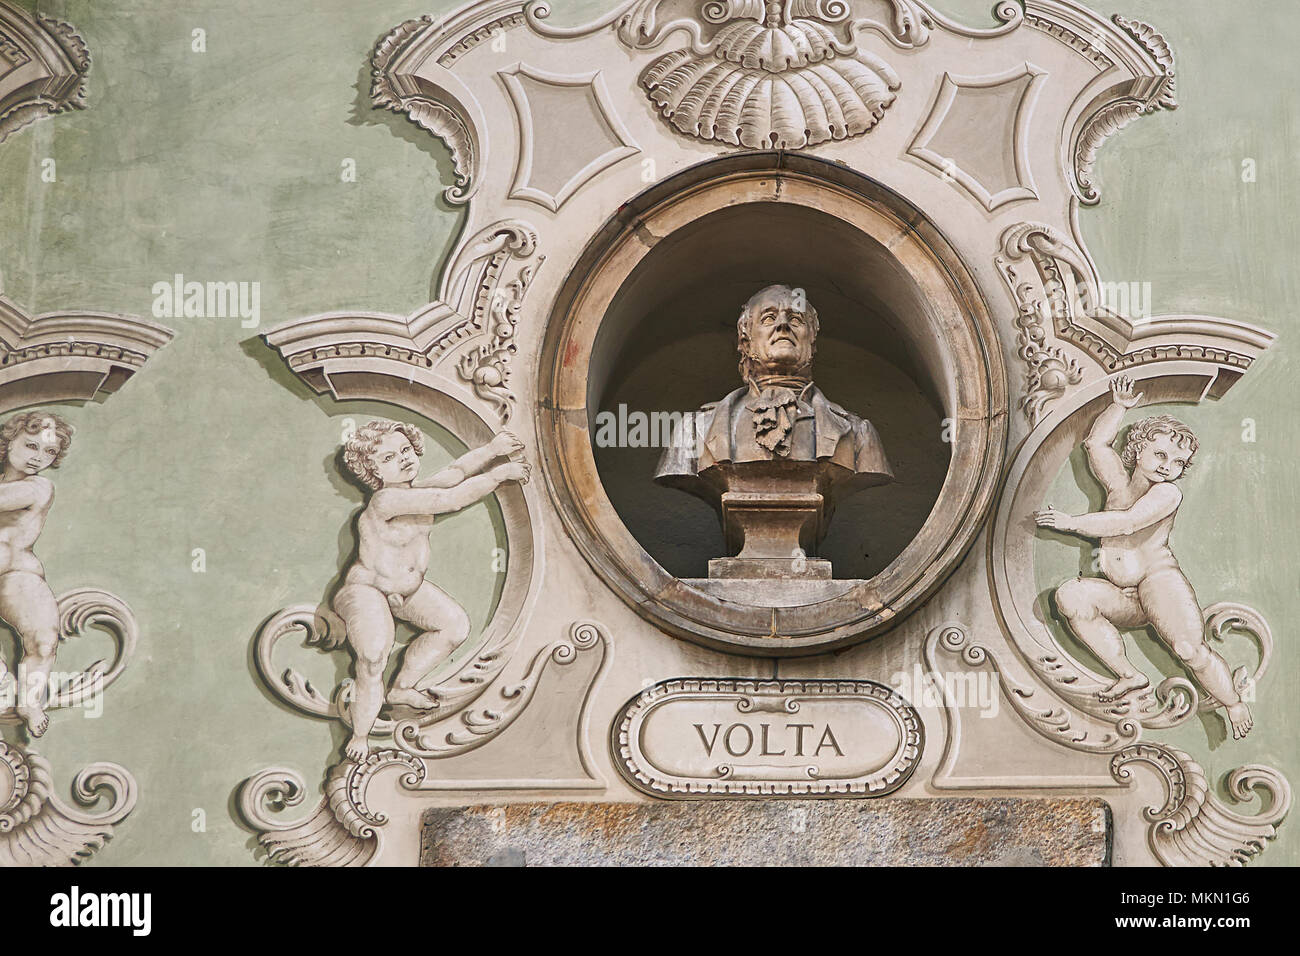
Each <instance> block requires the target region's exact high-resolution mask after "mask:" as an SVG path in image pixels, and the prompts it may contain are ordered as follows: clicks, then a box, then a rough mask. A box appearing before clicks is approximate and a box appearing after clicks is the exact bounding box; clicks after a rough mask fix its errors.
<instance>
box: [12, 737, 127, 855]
mask: <svg viewBox="0 0 1300 956" xmlns="http://www.w3.org/2000/svg"><path fill="white" fill-rule="evenodd" d="M72 795H73V798H74V799H75V800H76V801H77V803H79V804H81V805H82V806H84V807H92V806H93V805H94V804H96V803H97V802H99V801H100V800H101V799H103V798H104V797H105V796H107V798H108V801H109V803H108V806H107V807H105V808H103V809H101V810H98V811H90V810H78V809H74V808H72V807H69V806H68V805H67V804H65V803H63V801H61V800H60V799H59V798H58V797H57V796H55V794H54V785H53V781H52V779H51V773H50V765H49V763H47V762H46V760H45V758H44V757H42V756H41V755H40V754H38V753H36V752H35V751H31V750H24V749H23V748H21V747H17V746H13V745H10V744H7V743H5V742H4V741H2V740H0V867H5V866H70V865H73V864H76V863H82V862H84V861H85V860H87V859H89V858H90V857H91V856H92V855H93V854H94V853H95V852H96V851H97V850H99V849H101V848H102V847H103V846H104V844H105V843H107V842H108V841H109V840H110V839H111V838H112V836H113V827H114V825H115V824H117V823H120V822H121V821H122V820H123V819H125V818H126V816H127V814H129V813H130V812H131V811H132V810H133V809H134V808H135V804H136V784H135V780H134V778H132V776H131V775H130V774H129V773H128V772H127V771H126V770H124V769H123V768H121V767H119V766H117V764H111V763H97V764H92V765H90V766H88V767H86V768H85V769H83V770H82V771H81V772H80V773H78V774H77V775H76V777H75V778H74V779H73V783H72Z"/></svg>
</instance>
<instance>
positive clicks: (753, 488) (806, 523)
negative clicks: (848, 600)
mask: <svg viewBox="0 0 1300 956" xmlns="http://www.w3.org/2000/svg"><path fill="white" fill-rule="evenodd" d="M834 471H840V472H844V473H845V474H846V475H847V474H848V470H847V469H845V468H843V467H841V466H839V465H834V464H831V463H830V462H809V461H799V462H792V461H784V460H774V461H747V462H738V463H733V462H725V463H719V464H715V465H713V466H711V467H709V468H706V469H705V470H704V471H702V472H701V473H700V478H701V479H702V480H704V481H705V482H707V483H708V485H709V486H710V487H711V488H713V489H715V490H716V491H717V494H718V508H719V511H720V512H721V514H722V530H723V534H724V535H725V537H726V541H727V550H728V551H731V552H734V553H735V556H734V557H726V558H714V559H713V560H712V561H710V562H709V577H710V578H714V579H719V578H720V579H725V580H737V579H742V580H747V579H760V580H772V579H775V580H829V579H830V577H831V563H830V562H829V561H827V560H825V559H822V558H815V557H809V555H810V554H813V553H815V552H816V550H817V545H818V544H819V543H820V542H821V540H822V538H824V537H825V536H826V531H827V529H828V526H829V524H830V517H831V511H832V503H831V482H832V480H833V479H834V477H835V475H834V474H833V472H834Z"/></svg>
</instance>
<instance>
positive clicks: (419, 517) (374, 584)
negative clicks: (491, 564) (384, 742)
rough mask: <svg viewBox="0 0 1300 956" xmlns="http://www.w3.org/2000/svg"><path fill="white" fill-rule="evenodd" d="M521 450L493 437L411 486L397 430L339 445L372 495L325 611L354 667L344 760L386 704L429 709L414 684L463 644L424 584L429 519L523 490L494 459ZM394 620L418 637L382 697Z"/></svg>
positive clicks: (465, 623)
mask: <svg viewBox="0 0 1300 956" xmlns="http://www.w3.org/2000/svg"><path fill="white" fill-rule="evenodd" d="M522 450H523V443H522V442H520V441H519V439H518V438H516V437H515V436H514V435H512V434H510V433H509V432H502V433H501V434H499V435H497V436H496V437H495V438H494V439H492V441H491V442H489V443H488V444H487V445H485V446H483V447H482V448H476V449H474V450H473V451H470V452H469V453H467V454H465V455H462V456H461V457H460V458H458V459H456V461H454V462H452V463H451V464H450V465H448V466H447V467H446V468H443V469H442V470H441V471H439V472H437V473H436V474H434V475H432V476H431V477H429V478H424V479H422V478H420V477H419V474H420V464H419V458H420V456H421V455H423V454H424V438H423V436H422V435H421V434H420V432H419V430H418V429H416V428H415V427H414V426H412V425H408V424H405V423H403V422H391V421H372V422H370V423H369V424H367V425H366V426H365V427H364V428H361V429H358V430H357V432H356V434H355V435H353V436H352V437H351V438H349V439H348V441H347V443H346V444H345V445H344V447H343V461H344V464H345V465H346V466H347V468H348V470H350V471H351V472H352V473H353V474H354V475H355V476H356V477H357V479H358V480H359V481H360V482H361V483H362V484H364V485H365V486H366V487H367V488H369V489H371V495H370V500H369V501H368V502H367V504H366V507H365V510H364V511H362V513H361V516H360V517H359V518H358V520H357V536H358V548H357V558H356V560H355V561H354V562H353V563H352V565H351V566H350V567H348V569H347V571H346V572H345V573H344V577H343V584H342V586H341V587H340V588H339V590H338V593H337V594H335V595H334V600H333V602H332V607H333V609H334V611H335V613H337V614H338V615H339V617H341V618H342V619H343V622H344V624H345V625H346V635H347V640H348V643H349V644H351V646H352V653H353V656H354V658H355V663H356V690H355V694H354V698H353V702H352V738H351V739H350V740H349V741H348V744H347V748H346V749H347V755H348V756H349V757H350V758H351V759H353V760H362V759H364V758H365V756H366V754H367V753H368V751H369V745H368V738H369V736H370V731H371V729H372V728H373V727H374V724H375V720H376V718H377V717H378V716H379V710H380V708H381V707H382V706H383V704H384V701H385V699H387V701H388V703H390V704H401V705H405V706H407V707H412V708H415V709H416V710H428V709H430V708H432V707H434V706H436V704H437V701H436V700H435V699H434V698H433V697H432V696H431V695H430V694H428V693H426V692H425V691H422V690H419V689H417V688H416V683H417V682H418V681H419V680H420V679H421V678H423V677H424V676H425V675H427V674H428V673H429V672H430V671H431V670H433V668H434V667H435V666H437V665H438V664H439V663H441V662H442V661H444V660H446V659H447V658H448V657H450V656H451V654H452V653H453V652H454V651H455V650H456V648H457V647H459V646H460V645H461V644H462V643H463V642H464V641H465V639H466V638H468V637H469V632H470V621H469V615H467V614H466V613H465V609H464V608H462V607H461V606H460V605H459V604H458V603H456V600H455V599H454V598H452V597H451V595H449V594H447V593H446V592H445V591H443V590H442V589H441V588H439V587H437V586H436V585H435V584H433V583H432V582H430V581H427V580H425V577H424V574H425V572H426V571H427V570H428V568H429V557H430V553H431V548H430V545H429V529H430V527H432V525H433V522H434V519H435V518H436V516H438V515H443V514H450V513H451V512H455V511H460V510H461V509H462V508H467V507H468V506H470V505H472V504H473V503H474V502H476V501H478V500H479V499H481V498H483V497H485V496H487V495H490V494H491V493H492V492H494V491H496V489H497V488H498V487H500V486H501V485H502V484H503V483H504V482H507V481H518V482H521V483H525V482H527V481H528V477H529V466H528V464H527V463H526V462H522V461H507V462H503V463H500V464H497V465H495V466H493V467H491V468H488V465H490V464H491V463H492V461H493V460H494V459H497V458H506V457H509V456H510V455H514V454H516V453H518V452H520V451H522ZM394 618H396V619H397V620H401V621H405V622H407V623H409V624H412V625H414V626H415V627H416V628H418V629H419V631H420V633H419V634H418V635H417V636H416V637H415V638H414V639H412V641H411V642H410V644H408V645H407V648H406V653H405V654H404V656H403V658H402V666H401V669H400V670H398V672H397V674H396V676H394V678H393V680H392V684H391V686H390V687H389V689H388V692H387V694H386V695H385V692H384V668H385V667H386V666H387V664H388V658H389V655H390V654H391V653H392V651H393V644H394Z"/></svg>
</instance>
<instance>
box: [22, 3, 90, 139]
mask: <svg viewBox="0 0 1300 956" xmlns="http://www.w3.org/2000/svg"><path fill="white" fill-rule="evenodd" d="M89 72H90V52H89V51H88V50H87V49H86V44H85V41H83V40H82V38H81V36H80V35H79V34H78V33H77V31H76V29H75V28H74V27H73V26H72V25H71V24H68V23H64V22H63V21H62V20H56V19H55V18H53V17H47V16H45V15H43V14H39V13H37V14H32V13H29V12H28V11H26V10H24V9H23V8H21V7H17V6H13V5H10V4H7V3H0V143H2V142H4V140H5V139H6V138H7V137H8V136H10V135H12V134H13V133H15V132H17V131H18V130H20V129H22V128H23V127H24V126H27V125H28V124H30V123H34V122H35V121H36V120H38V119H41V118H42V117H45V116H51V115H54V114H57V113H64V112H67V111H68V110H78V109H84V108H85V105H86V74H87V73H89Z"/></svg>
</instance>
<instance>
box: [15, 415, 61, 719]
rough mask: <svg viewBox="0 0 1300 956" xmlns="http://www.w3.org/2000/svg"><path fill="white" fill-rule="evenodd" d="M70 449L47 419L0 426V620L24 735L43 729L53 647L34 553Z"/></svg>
mask: <svg viewBox="0 0 1300 956" xmlns="http://www.w3.org/2000/svg"><path fill="white" fill-rule="evenodd" d="M71 444H72V426H71V425H69V424H68V423H67V422H65V421H64V420H63V419H62V418H60V417H59V416H58V415H54V414H51V413H49V412H21V413H19V414H17V415H15V416H13V417H12V418H10V419H9V420H8V421H7V422H5V423H4V425H3V426H2V427H0V466H2V467H0V618H3V619H4V622H5V623H6V624H8V625H9V627H10V628H11V629H12V630H13V632H14V633H15V634H17V635H18V642H19V644H20V645H21V651H22V656H21V657H20V658H19V660H18V668H17V681H18V686H17V692H18V703H17V707H16V710H17V712H18V716H19V717H20V718H21V719H22V721H23V723H25V724H26V725H27V731H28V733H30V734H31V735H32V736H33V737H40V736H41V735H42V734H44V733H45V731H46V730H47V729H48V728H49V725H50V718H49V717H48V716H47V715H46V713H45V705H46V702H47V699H48V696H49V682H50V668H51V667H52V666H53V665H54V655H55V652H56V651H57V649H58V644H59V605H58V601H57V600H55V597H54V592H53V591H51V590H50V586H49V584H47V583H46V581H45V568H44V566H43V565H42V564H41V562H40V561H39V560H38V559H37V557H36V555H35V554H33V553H32V546H33V545H34V544H35V543H36V539H37V538H39V537H40V534H41V531H42V530H44V528H45V518H46V516H47V515H48V514H49V513H50V505H51V504H53V502H54V483H53V482H51V481H50V480H49V479H48V478H45V477H43V476H42V475H41V472H42V471H44V470H45V469H47V468H57V467H59V463H60V462H62V461H63V457H64V456H65V455H66V454H67V453H68V446H69V445H71Z"/></svg>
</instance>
